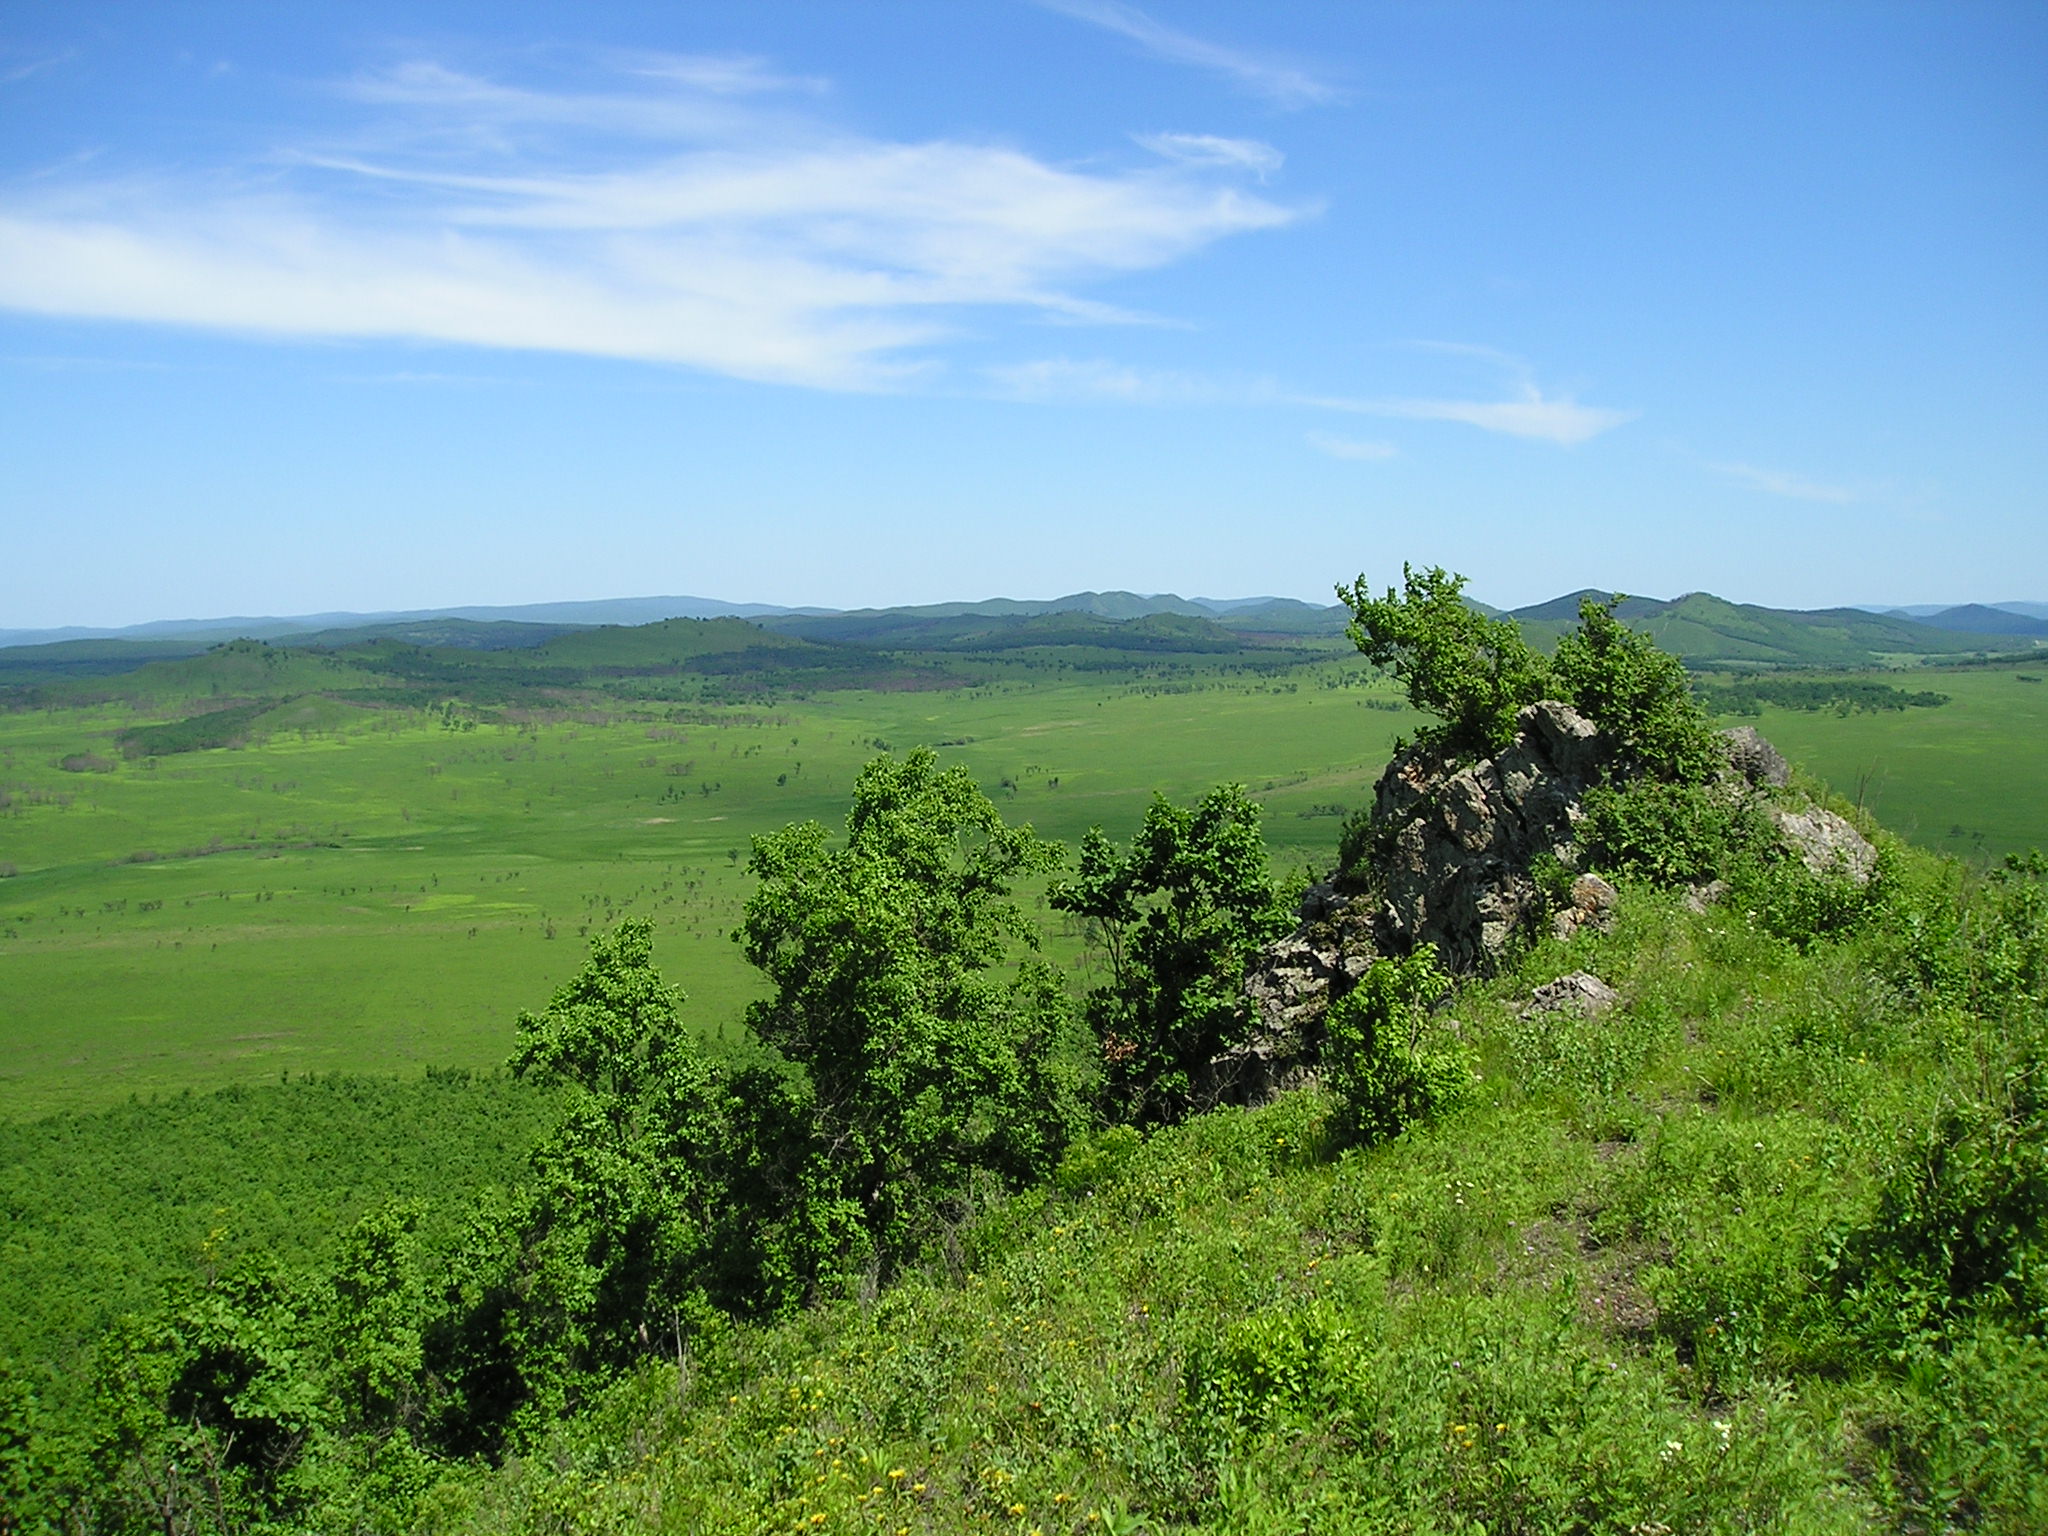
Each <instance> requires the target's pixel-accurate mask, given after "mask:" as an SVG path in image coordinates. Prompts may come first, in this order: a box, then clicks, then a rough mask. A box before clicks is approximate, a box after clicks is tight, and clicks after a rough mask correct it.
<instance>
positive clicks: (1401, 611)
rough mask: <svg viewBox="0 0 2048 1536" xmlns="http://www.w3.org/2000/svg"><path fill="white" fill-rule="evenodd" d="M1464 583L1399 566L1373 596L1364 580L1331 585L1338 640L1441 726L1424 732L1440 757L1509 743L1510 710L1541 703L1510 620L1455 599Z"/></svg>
mask: <svg viewBox="0 0 2048 1536" xmlns="http://www.w3.org/2000/svg"><path fill="white" fill-rule="evenodd" d="M1464 590H1465V578H1464V577H1463V576H1454V575H1447V574H1446V573H1445V572H1444V569H1443V567H1442V566H1436V565H1432V566H1430V567H1428V568H1427V569H1425V570H1421V571H1417V570H1416V569H1414V567H1412V566H1409V565H1403V566H1402V567H1401V591H1400V592H1398V593H1397V592H1395V591H1394V589H1393V588H1391V587H1389V588H1388V589H1387V591H1386V594H1385V595H1384V596H1382V597H1374V596H1373V595H1372V593H1371V591H1370V589H1368V588H1367V586H1366V584H1365V578H1364V577H1363V576H1360V577H1359V578H1358V580H1356V581H1355V582H1353V583H1352V584H1351V585H1350V586H1348V587H1346V586H1343V585H1339V586H1338V588H1337V597H1338V600H1339V601H1341V602H1342V603H1344V604H1345V605H1346V606H1347V607H1348V608H1350V610H1351V625H1350V627H1349V629H1348V630H1346V633H1347V634H1348V635H1349V636H1350V637H1351V642H1352V644H1354V645H1356V646H1357V647H1358V649H1359V651H1360V652H1361V653H1363V655H1364V656H1365V658H1366V660H1368V661H1370V662H1371V663H1372V664H1373V665H1374V666H1376V667H1384V668H1386V669H1388V670H1389V671H1391V672H1392V673H1393V674H1394V676H1395V677H1397V678H1399V679H1400V680H1401V682H1402V685H1403V686H1404V687H1405V688H1406V689H1407V693H1408V702H1409V703H1410V704H1412V705H1414V706H1415V707H1416V708H1417V709H1419V710H1422V711H1423V712H1424V713H1426V714H1432V715H1435V716H1436V717H1437V718H1438V719H1439V720H1441V721H1442V722H1443V724H1442V725H1441V726H1438V727H1435V728H1433V729H1432V730H1431V731H1430V732H1428V733H1427V739H1430V740H1433V741H1434V742H1435V743H1436V744H1437V745H1439V746H1441V747H1442V748H1443V749H1444V750H1446V751H1448V752H1451V753H1454V754H1458V755H1461V756H1462V755H1468V754H1483V753H1486V752H1490V751H1493V750H1495V749H1497V748H1500V747H1504V746H1506V745H1507V744H1508V742H1509V741H1511V740H1513V739H1514V734H1515V713H1516V711H1518V710H1519V709H1521V708H1522V706H1523V705H1525V704H1532V703H1534V702H1535V701H1536V700H1537V699H1540V698H1541V697H1543V690H1544V686H1545V683H1546V681H1547V668H1546V667H1545V664H1544V661H1543V658H1542V657H1541V656H1540V655H1538V654H1537V653H1536V652H1534V651H1532V650H1530V649H1529V645H1528V642H1526V641H1525V640H1524V639H1523V638H1522V631H1521V627H1520V626H1519V625H1518V624H1516V623H1515V621H1514V620H1513V619H1505V618H1501V619H1490V618H1488V617H1486V615H1484V614H1482V613H1480V612H1478V611H1477V610H1476V609H1474V608H1473V607H1472V606H1471V605H1470V604H1469V603H1467V602H1466V601H1465V598H1464V596H1463V594H1464Z"/></svg>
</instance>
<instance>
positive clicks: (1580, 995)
mask: <svg viewBox="0 0 2048 1536" xmlns="http://www.w3.org/2000/svg"><path fill="white" fill-rule="evenodd" d="M1620 1001H1621V994H1620V993H1619V992H1617V991H1615V990H1614V988H1612V987H1610V986H1609V985H1607V983H1606V982H1604V981H1602V980H1601V979H1600V978H1599V977H1598V976H1595V975H1594V974H1593V973H1592V972H1591V971H1573V972H1571V973H1570V974H1569V975H1565V976H1560V977H1558V978H1557V980H1555V981H1546V982H1545V983H1543V985H1542V986H1540V987H1538V988H1537V989H1536V990H1535V991H1533V992H1531V993H1530V994H1529V1000H1528V1001H1527V1002H1526V1003H1524V1004H1522V1007H1521V1012H1522V1014H1523V1016H1524V1017H1527V1016H1528V1015H1530V1014H1537V1013H1576V1014H1579V1015H1580V1016H1581V1017H1584V1018H1588V1019H1597V1018H1599V1017H1600V1015H1601V1014H1603V1013H1605V1012H1607V1010H1608V1009H1610V1008H1612V1007H1613V1006H1614V1005H1615V1004H1616V1003H1618V1002H1620Z"/></svg>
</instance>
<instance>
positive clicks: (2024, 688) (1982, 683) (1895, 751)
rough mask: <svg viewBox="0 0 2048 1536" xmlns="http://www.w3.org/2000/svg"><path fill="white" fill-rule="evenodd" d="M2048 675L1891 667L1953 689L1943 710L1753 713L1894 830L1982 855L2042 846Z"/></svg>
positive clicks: (2046, 830)
mask: <svg viewBox="0 0 2048 1536" xmlns="http://www.w3.org/2000/svg"><path fill="white" fill-rule="evenodd" d="M2043 675H2048V662H2044V663H2042V664H2041V665H2039V666H2028V665H2021V666H2018V667H1986V668H1981V669H1965V668H1956V669H1946V668H1927V669H1922V670H1916V671H1912V672H1908V673H1906V674H1904V675H1902V676H1894V677H1889V678H1888V679H1887V680H1890V681H1896V682H1897V683H1898V685H1899V686H1901V687H1904V688H1907V689H1911V690H1919V689H1932V690H1934V691H1936V692H1939V693H1945V694H1947V695H1948V696H1949V702H1948V703H1947V704H1944V705H1942V706H1941V707H1940V708H1939V709H1907V710H1902V711H1883V712H1876V713H1865V714H1857V713H1849V714H1841V715H1838V714H1834V713H1831V712H1828V711H1819V712H1814V713H1808V712H1805V711H1801V710H1786V709H1775V708H1771V707H1769V706H1766V707H1765V709H1764V711H1763V714H1762V715H1761V717H1760V718H1758V719H1756V720H1754V721H1752V722H1749V723H1752V724H1754V725H1755V726H1756V727H1757V728H1758V729H1759V730H1760V731H1762V732H1763V734H1764V735H1765V736H1767V737H1769V738H1770V740H1771V741H1772V742H1774V743H1775V744H1776V745H1777V747H1778V749H1779V750H1780V751H1782V752H1783V753H1784V754H1785V755H1786V756H1787V757H1789V758H1791V759H1792V760H1793V761H1794V762H1795V763H1797V764H1799V765H1800V766H1801V767H1802V768H1804V769H1806V771H1807V772H1809V773H1811V774H1814V775H1815V776H1817V777H1819V778H1821V779H1822V780H1824V781H1826V782H1827V783H1828V784H1829V785H1831V786H1832V787H1833V789H1834V790H1835V792H1836V793H1837V794H1840V795H1842V796H1844V797H1845V798H1847V799H1849V800H1850V801H1856V800H1859V799H1860V800H1861V802H1862V803H1863V805H1864V806H1865V808H1867V809H1869V810H1871V811H1874V812H1875V813H1876V814H1877V815H1878V817H1879V819H1880V820H1882V821H1883V822H1884V824H1885V825H1886V826H1887V827H1889V828H1891V829H1892V830H1893V831H1895V832H1897V833H1898V834H1899V835H1900V836H1902V837H1904V838H1907V839H1909V840H1910V841H1912V842H1915V843H1918V844H1920V845H1921V846H1922V847H1925V848H1934V849H1938V850H1940V851H1942V852H1947V853H1954V854H1956V855H1958V856H1959V857H1962V858H1965V859H1971V860H1978V861H1982V860H1984V859H1995V858H1998V857H2001V856H2003V855H2005V854H2008V853H2023V852H2025V851H2026V850H2027V849H2029V848H2036V847H2039V848H2048V763H2044V759H2043V747H2044V745H2048V683H2033V682H2023V681H2021V680H2020V679H2021V678H2022V677H2038V676H2043Z"/></svg>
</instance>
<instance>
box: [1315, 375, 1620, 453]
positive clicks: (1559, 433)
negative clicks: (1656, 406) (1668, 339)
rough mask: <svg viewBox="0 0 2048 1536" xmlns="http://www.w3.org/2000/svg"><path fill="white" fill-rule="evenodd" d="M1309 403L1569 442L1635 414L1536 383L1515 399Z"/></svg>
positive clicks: (1323, 398) (1326, 399)
mask: <svg viewBox="0 0 2048 1536" xmlns="http://www.w3.org/2000/svg"><path fill="white" fill-rule="evenodd" d="M1301 403H1302V404H1304V405H1317V406H1321V407H1323V408H1324V409H1326V410H1332V411H1351V412H1354V413H1356V414H1358V415H1361V416H1385V417H1390V418H1394V419H1396V420H1402V421H1456V422H1463V423H1464V424H1465V425H1466V426H1469V427H1478V428H1479V429H1481V430H1482V431H1486V432H1501V433H1505V434H1506V435H1507V436H1509V437H1526V438H1533V439H1535V440H1537V441H1539V442H1546V443H1557V444H1560V445H1561V446H1564V447H1567V448H1569V447H1572V446H1574V445H1575V444H1578V443H1583V442H1587V441H1589V440H1590V439H1592V438H1595V437H1598V436H1599V435H1600V434H1601V433H1603V432H1607V431H1611V430H1613V429H1614V428H1615V427H1618V426H1620V425H1621V424H1622V423H1623V422H1626V421H1632V420H1634V419H1635V416H1636V412H1634V411H1617V410H1611V409H1609V408H1607V407H1605V406H1597V405H1581V404H1579V402H1578V401H1576V400H1574V399H1572V398H1571V397H1570V396H1569V395H1557V396H1546V395H1544V394H1543V393H1542V392H1541V391H1539V390H1537V389H1536V388H1535V387H1534V386H1533V385H1532V386H1530V387H1529V388H1528V389H1527V390H1525V391H1524V392H1523V393H1522V395H1521V397H1520V398H1519V399H1513V400H1400V399H1396V400H1348V399H1342V398H1338V397H1334V396H1328V395H1318V396H1304V397H1302V399H1301Z"/></svg>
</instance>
